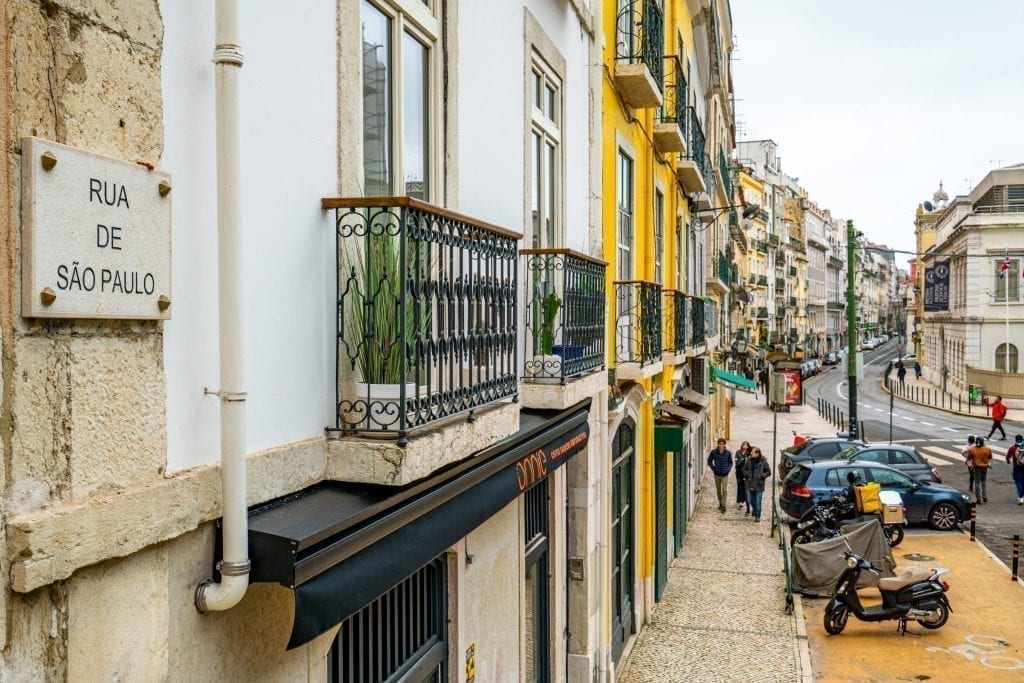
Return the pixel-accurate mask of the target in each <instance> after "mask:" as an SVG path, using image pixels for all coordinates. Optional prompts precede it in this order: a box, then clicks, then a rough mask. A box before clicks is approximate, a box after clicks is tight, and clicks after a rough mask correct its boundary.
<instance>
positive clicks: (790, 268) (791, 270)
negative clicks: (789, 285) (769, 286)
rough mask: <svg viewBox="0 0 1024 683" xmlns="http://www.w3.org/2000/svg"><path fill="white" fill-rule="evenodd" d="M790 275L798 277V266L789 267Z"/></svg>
mask: <svg viewBox="0 0 1024 683" xmlns="http://www.w3.org/2000/svg"><path fill="white" fill-rule="evenodd" d="M789 276H790V277H796V266H790V267H789Z"/></svg>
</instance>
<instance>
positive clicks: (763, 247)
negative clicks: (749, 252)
mask: <svg viewBox="0 0 1024 683" xmlns="http://www.w3.org/2000/svg"><path fill="white" fill-rule="evenodd" d="M754 251H756V252H759V253H762V254H765V255H767V254H768V243H767V242H765V241H764V240H754Z"/></svg>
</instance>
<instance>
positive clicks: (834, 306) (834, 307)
mask: <svg viewBox="0 0 1024 683" xmlns="http://www.w3.org/2000/svg"><path fill="white" fill-rule="evenodd" d="M828 310H830V311H845V310H846V304H845V303H843V302H842V301H829V302H828Z"/></svg>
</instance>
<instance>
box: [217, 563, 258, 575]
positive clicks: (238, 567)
mask: <svg viewBox="0 0 1024 683" xmlns="http://www.w3.org/2000/svg"><path fill="white" fill-rule="evenodd" d="M250 570H252V562H251V561H250V560H248V559H245V560H242V561H241V562H229V561H228V560H221V561H220V562H218V563H217V571H219V572H220V573H221V575H223V576H245V575H246V574H248V573H249V572H250Z"/></svg>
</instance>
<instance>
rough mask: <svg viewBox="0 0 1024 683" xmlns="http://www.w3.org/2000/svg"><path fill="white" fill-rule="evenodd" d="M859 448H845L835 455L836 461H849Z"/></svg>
mask: <svg viewBox="0 0 1024 683" xmlns="http://www.w3.org/2000/svg"><path fill="white" fill-rule="evenodd" d="M859 450H860V448H859V447H857V446H847V447H846V448H844V449H843V450H841V451H839V452H838V453H836V460H849V459H850V458H852V457H853V456H854V455H856V454H857V451H859Z"/></svg>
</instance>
